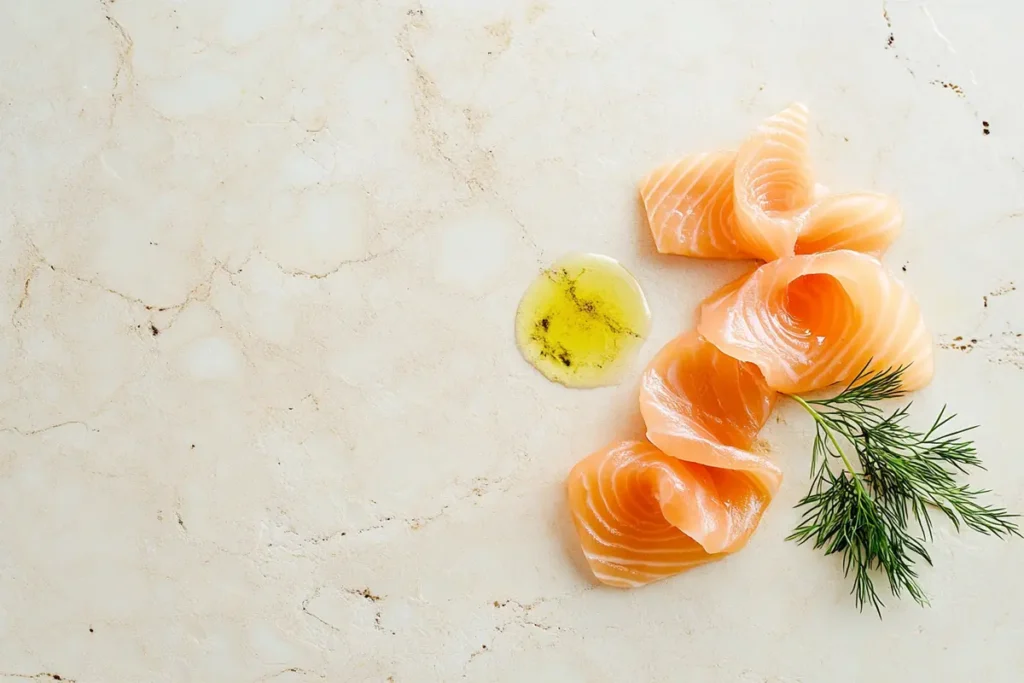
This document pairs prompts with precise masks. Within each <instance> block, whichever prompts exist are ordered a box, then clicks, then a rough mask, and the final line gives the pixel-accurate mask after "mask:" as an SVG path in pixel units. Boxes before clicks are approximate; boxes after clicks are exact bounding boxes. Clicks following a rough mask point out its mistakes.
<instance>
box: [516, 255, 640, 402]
mask: <svg viewBox="0 0 1024 683" xmlns="http://www.w3.org/2000/svg"><path fill="white" fill-rule="evenodd" d="M650 324H651V312H650V309H649V308H648V307H647V300H646V298H645V297H644V293H643V291H642V290H641V289H640V285H639V283H637V281H636V278H634V277H633V276H632V275H631V274H630V273H629V271H628V270H626V269H625V268H623V267H622V265H620V264H619V263H618V261H616V260H615V259H612V258H608V257H607V256H601V255H598V254H572V255H569V256H566V257H564V258H562V259H559V260H558V261H557V262H555V263H554V264H553V265H552V266H551V267H550V268H548V269H546V270H545V271H543V272H542V273H541V274H540V275H539V276H538V277H537V279H536V280H534V281H533V282H532V283H531V284H530V286H529V287H528V288H527V290H526V293H525V294H523V298H522V300H521V301H520V302H519V308H518V310H517V311H516V344H517V345H518V346H519V350H520V352H522V354H523V357H524V358H526V360H527V361H528V362H529V363H530V364H531V365H533V366H534V367H535V368H537V369H538V370H540V372H541V373H543V375H544V376H545V377H547V378H548V379H550V380H552V381H554V382H559V383H561V384H564V385H566V386H570V387H597V386H606V385H609V384H615V383H616V382H618V381H619V379H621V376H622V373H623V370H625V369H626V367H628V365H629V362H630V361H631V360H632V358H633V357H634V356H635V355H636V351H637V350H638V349H639V348H640V345H641V344H642V343H643V341H644V339H645V338H646V337H647V333H648V332H649V331H650Z"/></svg>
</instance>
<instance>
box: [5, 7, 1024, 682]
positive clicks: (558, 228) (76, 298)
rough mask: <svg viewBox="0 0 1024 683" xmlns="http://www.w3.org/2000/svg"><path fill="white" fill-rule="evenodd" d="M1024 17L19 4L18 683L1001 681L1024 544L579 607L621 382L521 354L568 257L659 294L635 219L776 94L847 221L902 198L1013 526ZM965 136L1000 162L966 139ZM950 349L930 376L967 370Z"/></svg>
mask: <svg viewBox="0 0 1024 683" xmlns="http://www.w3.org/2000/svg"><path fill="white" fill-rule="evenodd" d="M1021 25H1024V5H1022V4H1021V3H1019V2H1014V1H1013V0H988V1H984V2H982V1H980V0H979V1H977V2H973V3H968V2H955V1H952V0H949V1H945V2H942V1H939V0H935V1H933V2H927V3H925V2H914V1H907V2H898V1H897V0H888V3H887V4H886V3H885V2H881V1H879V2H855V1H853V0H844V1H843V2H838V1H836V2H821V1H820V0H802V1H798V0H774V1H773V2H740V1H739V0H720V1H718V2H695V1H694V2H679V1H678V0H657V1H651V2H631V3H616V2H588V1H585V0H564V1H561V2H554V1H553V0H532V1H531V0H502V1H500V2H499V1H497V0H492V1H490V2H482V1H477V0H423V1H422V2H421V3H417V2H416V0H349V1H344V2H343V1H340V0H291V1H290V2H289V0H47V1H46V2H43V1H42V0H36V1H35V2H28V1H24V0H0V278H2V282H3V289H2V292H3V293H2V296H0V325H2V329H3V334H2V335H0V370H2V377H3V381H2V383H0V682H3V683H7V682H8V681H12V682H16V681H25V680H36V681H47V680H56V679H58V677H59V678H60V679H61V680H64V681H75V682H76V683H149V682H153V683H155V682H165V681H166V682H173V683H188V682H196V683H206V682H214V681H215V682H217V683H234V682H238V683H257V682H258V681H273V682H275V683H316V682H319V681H331V682H337V681H345V682H347V681H359V682H362V681H379V682H380V683H384V682H385V681H390V682H393V683H410V682H412V683H417V682H420V681H423V682H429V681H459V680H467V681H508V682H515V681H531V682H548V681H550V682H557V683H570V682H576V681H580V682H588V683H589V682H605V681H607V682H612V681H625V680H629V681H688V682H696V683H700V682H705V681H715V682H717V681H727V682H730V683H731V682H742V683H761V682H771V683H794V682H797V681H800V682H804V683H817V682H820V681H825V682H829V683H839V682H845V681H866V680H872V681H900V682H905V681H931V680H941V681H989V682H997V681H1017V680H1020V678H1019V676H1020V671H1022V670H1024V654H1022V652H1024V650H1022V649H1021V647H1020V643H1021V640H1022V638H1024V620H1022V617H1021V609H1022V607H1024V587H1022V585H1024V584H1022V582H1021V580H1020V567H1021V566H1022V563H1024V542H1017V543H1001V542H997V541H992V540H988V539H985V538H979V537H974V536H957V535H955V534H954V533H953V532H952V531H951V530H949V529H947V528H946V527H945V526H943V527H942V528H941V529H940V530H939V532H938V536H939V539H938V542H937V544H936V546H935V564H936V566H935V567H934V568H933V569H928V570H926V571H924V572H923V575H922V581H923V583H924V585H925V587H926V588H927V590H928V591H929V593H930V595H931V596H932V601H933V605H932V606H931V607H930V608H928V609H922V608H919V607H917V606H915V605H913V604H912V603H906V602H904V603H891V605H890V609H889V610H888V611H887V613H886V616H885V619H884V620H883V621H881V622H880V621H879V620H878V619H877V618H875V617H874V616H871V615H868V614H863V615H862V614H859V613H857V612H856V611H855V610H854V608H853V604H852V599H851V598H850V597H849V596H848V595H847V591H848V584H847V582H846V581H845V580H843V578H842V576H841V574H840V571H839V567H838V563H837V562H836V561H832V560H826V559H823V558H822V557H821V556H819V554H818V553H816V552H814V551H812V550H810V549H809V548H801V547H796V546H794V545H793V544H790V543H786V542H784V540H783V539H784V537H785V535H786V534H787V532H788V530H789V529H790V528H791V527H792V526H793V524H794V522H795V520H796V513H795V512H794V511H793V509H792V505H793V503H794V502H795V501H796V500H797V499H798V498H799V497H800V495H801V494H802V492H803V490H804V488H805V486H806V483H807V459H808V455H809V438H810V434H811V426H810V425H809V424H808V422H807V420H806V419H805V418H804V416H803V415H801V414H800V412H799V408H798V407H794V406H792V405H788V406H783V408H782V409H781V410H780V412H779V413H778V415H779V419H778V420H777V421H776V420H773V421H772V422H771V424H770V425H769V426H768V428H767V430H766V432H765V434H764V438H765V439H766V440H767V441H768V442H769V443H770V444H771V447H772V450H773V452H774V454H775V456H776V458H777V461H778V462H779V463H780V465H781V466H782V467H783V468H784V470H785V472H786V475H787V479H786V482H785V484H784V487H783V489H782V491H781V493H780V495H779V497H778V499H777V501H776V502H775V503H774V504H773V506H772V508H771V510H770V512H769V514H768V515H767V517H766V519H765V522H764V524H763V525H762V528H761V529H760V531H759V532H758V534H757V535H756V537H755V538H754V540H753V541H752V543H751V544H750V545H749V546H748V548H747V549H746V550H744V551H743V552H742V553H740V554H738V555H736V556H733V557H731V558H730V559H728V560H727V561H725V562H722V563H719V564H717V565H713V566H708V567H704V568H700V569H698V570H695V571H693V572H691V573H689V574H686V575H684V576H680V577H676V578H675V579H672V580H668V581H664V582H662V583H660V584H657V585H653V586H650V587H647V588H645V589H642V590H637V591H632V592H623V591H618V590H611V589H602V588H596V587H595V586H594V585H593V584H592V582H591V580H590V578H589V576H588V574H587V572H586V570H585V568H584V566H583V565H582V564H581V559H580V557H579V552H578V549H577V546H576V543H575V539H574V535H573V532H572V529H571V525H570V522H569V519H568V516H567V514H566V508H565V501H564V497H563V481H564V477H565V475H566V473H567V471H568V469H569V467H570V466H571V465H572V464H573V463H574V462H576V460H578V459H579V458H581V457H583V456H584V455H586V454H587V453H589V452H590V451H591V450H593V449H595V448H597V447H599V446H601V445H603V444H604V443H605V442H607V441H609V440H611V439H612V438H614V437H615V436H617V435H619V434H621V433H622V432H623V431H624V430H627V429H629V428H630V427H631V426H632V423H633V420H634V415H635V413H634V411H633V405H634V404H633V399H634V395H635V386H633V384H632V383H631V382H626V383H625V384H623V385H622V386H619V387H614V388H608V389H601V390H593V391H571V390H567V389H564V388H561V387H559V386H556V385H553V384H550V383H548V382H547V381H545V380H544V379H543V378H542V377H541V376H540V375H539V374H538V373H537V372H536V371H534V370H533V369H532V368H530V367H529V366H527V365H526V364H525V363H524V362H523V361H522V359H521V358H520V357H519V355H518V353H517V351H516V349H515V348H514V346H513V343H512V321H513V313H514V309H515V305H516V302H517V300H518V298H519V296H520V294H521V293H522V291H523V289H524V287H525V286H526V284H527V283H528V282H529V281H530V280H531V279H532V278H533V277H534V276H535V274H536V273H537V272H538V268H540V267H541V266H542V265H544V264H546V263H549V262H550V261H552V260H553V259H555V258H556V257H558V256H560V255H561V254H563V253H565V252H568V251H578V250H585V251H595V252H600V253H604V254H608V255H610V256H613V257H615V258H618V259H620V260H621V261H622V262H623V263H624V264H626V265H627V267H629V268H630V269H631V270H632V271H633V272H634V273H635V274H636V275H637V277H638V279H639V280H640V282H641V284H642V285H643V287H644V288H645V290H646V292H647V294H648V297H649V299H650V303H651V308H652V311H653V315H654V328H653V333H652V335H651V337H650V339H649V340H648V342H647V344H646V345H645V347H644V349H643V351H642V352H641V356H642V359H646V358H649V357H650V356H651V354H653V352H654V351H655V350H656V349H657V348H658V347H659V346H660V344H661V343H662V342H664V341H665V340H667V339H669V338H670V337H671V336H673V335H674V334H675V333H676V332H677V331H679V330H680V329H682V328H683V327H684V326H688V325H689V324H690V323H691V311H692V309H693V306H694V304H695V303H696V302H697V301H698V300H699V299H700V298H701V297H702V296H703V295H705V294H707V293H708V292H709V291H711V289H712V288H714V287H715V286H716V285H718V284H720V283H722V282H724V281H726V280H727V279H728V278H729V277H730V276H732V275H733V274H734V273H736V272H737V270H738V269H739V268H740V266H738V265H736V264H732V265H729V264H720V263H702V262H696V261H689V260H685V259H678V258H668V257H659V256H657V255H655V254H654V253H653V248H652V246H651V243H650V239H649V237H648V236H647V235H646V234H645V233H644V231H643V229H642V227H641V221H640V214H639V210H638V206H637V204H638V202H637V197H636V189H635V188H636V183H637V181H638V179H639V178H640V177H641V176H642V175H643V174H644V173H645V172H646V171H647V170H648V169H649V168H650V167H651V166H652V165H653V164H656V163H659V162H662V161H665V160H667V159H669V158H671V157H673V156H676V155H677V154H681V153H684V152H690V151H695V150H702V149H708V148H713V147H719V146H726V145H730V144H734V143H735V141H736V140H738V139H739V138H740V137H741V136H742V135H743V134H744V133H745V132H746V131H747V130H749V128H750V126H752V125H753V124H754V123H755V122H756V121H757V120H758V119H760V118H762V117H764V116H766V115H768V114H771V113H773V112H774V111H775V110H776V109H778V108H781V107H782V106H784V105H785V104H787V103H788V102H790V101H791V100H802V101H805V102H806V103H807V104H808V105H809V106H810V107H811V111H812V116H813V117H814V121H815V128H814V137H813V145H814V154H815V157H816V160H817V162H818V165H819V168H820V172H821V176H822V179H823V181H824V182H826V183H827V184H829V185H830V186H832V187H833V188H835V189H837V190H853V189H864V188H871V189H876V190H880V191H886V192H892V193H895V194H896V195H898V196H899V197H900V198H901V200H902V201H903V203H904V207H905V210H906V214H907V218H908V224H907V229H906V233H905V235H904V236H903V237H902V238H901V239H900V240H899V242H898V243H897V245H896V246H895V247H894V248H893V249H892V251H891V252H890V253H889V254H888V255H887V257H886V261H887V263H888V265H889V266H890V267H891V268H892V269H894V270H896V271H898V274H899V275H900V276H901V277H903V278H904V279H905V280H906V281H907V282H909V283H910V285H911V287H912V288H913V289H914V291H915V292H916V293H917V295H918V297H919V299H920V301H921V305H922V307H923V309H924V313H925V316H926V318H927V320H928V322H929V324H930V327H931V329H932V330H934V332H935V334H936V337H937V340H938V343H939V346H940V348H939V351H938V358H937V375H936V378H935V381H934V383H933V384H932V386H931V387H929V388H928V389H927V390H925V391H923V392H921V393H920V395H919V396H918V397H917V401H918V402H919V404H920V405H921V406H922V407H921V412H922V413H923V412H924V411H928V412H931V411H932V410H937V408H938V406H939V405H941V404H942V403H943V402H945V401H949V402H950V403H951V404H952V406H953V407H955V409H956V410H958V411H960V412H961V413H962V414H963V416H964V419H965V420H969V421H972V422H979V423H981V424H982V425H983V428H982V429H981V430H980V431H979V432H978V433H977V440H978V443H979V447H980V450H981V452H982V454H983V456H984V457H985V460H986V462H987V464H988V467H989V469H988V471H987V472H984V473H981V474H980V475H978V476H977V477H976V480H977V482H978V483H980V484H983V485H991V486H992V487H994V488H996V489H997V491H998V493H999V498H998V500H999V501H1000V502H1002V503H1003V504H1005V505H1007V506H1009V507H1012V508H1016V509H1017V510H1024V459H1022V457H1021V453H1020V446H1019V441H1020V426H1021V417H1020V409H1021V406H1022V405H1024V343H1022V340H1021V337H1020V334H1021V333H1022V332H1024V291H1017V290H1015V287H1018V286H1020V287H1021V290H1024V281H1022V279H1024V274H1022V272H1021V253H1022V250H1024V124H1022V121H1024V93H1022V91H1021V88H1020V65H1021V64H1022V63H1024V42H1022V41H1020V40H1019V35H1018V34H1019V31H1018V28H1019V27H1020V26H1021ZM983 121H987V122H988V123H989V126H990V133H991V134H989V135H985V134H983V124H982V122H983ZM956 337H963V338H964V340H965V342H964V343H960V342H957V343H955V344H954V343H953V341H952V340H953V339H954V338H956ZM954 345H955V346H962V347H965V348H953V346H954Z"/></svg>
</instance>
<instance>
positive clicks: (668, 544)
mask: <svg viewBox="0 0 1024 683" xmlns="http://www.w3.org/2000/svg"><path fill="white" fill-rule="evenodd" d="M702 476H703V473H702V472H700V471H699V470H697V471H695V470H694V469H692V466H691V465H690V464H689V463H686V462H684V461H682V460H679V459H677V458H673V457H672V456H670V455H666V454H665V453H662V452H661V451H660V450H658V449H657V448H655V447H654V446H653V445H651V444H650V443H648V442H646V441H622V442H620V443H615V444H612V445H610V446H608V447H606V448H603V449H601V450H599V451H597V452H595V453H592V454H591V455H589V456H587V457H586V458H584V459H583V460H581V461H580V462H579V463H577V464H576V466H575V467H573V468H572V471H571V472H570V473H569V481H568V487H569V507H570V509H571V511H572V519H573V523H574V524H575V526H576V532H577V534H578V535H579V538H580V544H581V545H582V547H583V554H584V556H585V557H586V559H587V563H588V564H589V565H590V569H591V571H592V572H593V573H594V576H595V577H596V578H597V579H598V581H601V582H602V583H605V584H607V585H609V586H616V587H620V588H633V587H636V586H642V585H644V584H647V583H651V582H652V581H657V580H659V579H664V578H667V577H669V576H672V575H674V574H678V573H680V572H682V571H685V570H687V569H690V568H692V567H696V566H697V565H701V564H704V563H706V562H711V561H713V560H716V559H718V558H719V557H722V555H717V556H716V555H713V554H711V553H708V552H707V551H706V550H705V549H704V547H703V546H701V544H700V543H698V542H697V541H695V540H694V539H693V537H691V536H689V535H688V534H687V533H686V531H684V529H688V530H690V531H694V532H695V531H697V530H698V529H697V528H696V527H695V524H696V523H697V521H698V520H700V519H703V518H705V517H712V516H720V514H721V512H720V510H719V505H718V504H717V501H710V502H711V506H710V507H711V509H707V510H706V509H704V508H705V506H706V505H707V504H708V502H709V501H708V500H707V498H708V493H709V491H710V490H711V488H712V484H711V482H709V481H707V480H706V478H702ZM688 522H690V523H688ZM680 523H681V525H682V528H680V526H679V524H680Z"/></svg>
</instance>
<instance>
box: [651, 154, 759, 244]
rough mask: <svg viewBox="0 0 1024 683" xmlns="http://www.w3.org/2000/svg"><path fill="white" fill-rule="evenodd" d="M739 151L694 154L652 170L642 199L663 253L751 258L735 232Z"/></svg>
mask: <svg viewBox="0 0 1024 683" xmlns="http://www.w3.org/2000/svg"><path fill="white" fill-rule="evenodd" d="M735 167H736V153H735V152H711V153H704V154H691V155H689V156H685V157H683V158H682V159H680V160H679V161H675V162H673V163H670V164H665V165H664V166H661V167H659V168H656V169H655V170H654V171H652V172H651V173H650V174H649V175H648V176H647V177H646V178H644V180H643V181H642V182H641V184H640V197H641V198H642V199H643V202H644V208H645V209H646V211H647V222H648V224H649V225H650V228H651V235H652V236H653V237H654V244H655V246H656V247H657V249H658V251H659V252H660V253H662V254H679V255H681V256H695V257H699V258H717V259H748V258H750V254H748V253H747V252H745V251H743V250H742V249H740V248H739V247H738V246H737V245H736V242H735V238H734V235H733V233H734V232H735V226H736V215H735V210H734V208H733V174H734V170H735Z"/></svg>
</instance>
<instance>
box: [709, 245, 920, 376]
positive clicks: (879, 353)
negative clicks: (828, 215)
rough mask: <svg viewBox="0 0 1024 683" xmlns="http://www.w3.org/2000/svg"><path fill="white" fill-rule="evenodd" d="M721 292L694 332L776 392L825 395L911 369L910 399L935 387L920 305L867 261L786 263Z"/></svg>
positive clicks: (831, 256)
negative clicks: (869, 376)
mask: <svg viewBox="0 0 1024 683" xmlns="http://www.w3.org/2000/svg"><path fill="white" fill-rule="evenodd" d="M727 288H728V291H727V292H725V293H724V294H723V293H716V294H713V295H712V296H711V297H709V298H708V299H707V300H706V301H705V302H704V304H703V305H702V306H701V311H700V322H699V323H698V326H697V329H698V331H699V332H700V333H701V335H703V336H704V337H705V338H706V339H707V340H708V341H709V342H711V343H712V344H714V345H715V346H716V347H718V349H720V350H721V351H722V352H724V353H726V354H728V355H729V356H732V357H734V358H736V359H738V360H741V361H744V362H747V363H753V364H755V365H757V367H758V368H759V369H760V370H761V373H762V374H763V375H764V378H765V381H766V382H767V384H768V386H770V387H771V388H773V389H775V390H776V391H779V392H784V393H787V394H800V393H805V392H809V391H814V390H817V389H823V388H825V387H828V386H831V385H833V384H836V383H846V382H850V381H851V380H853V379H854V378H855V377H856V375H857V374H858V373H859V372H860V371H861V370H862V369H865V368H867V369H868V370H869V371H877V370H884V369H887V368H891V367H897V366H909V367H908V369H907V370H906V372H905V373H904V375H903V388H904V389H905V390H907V391H912V390H914V389H918V388H920V387H922V386H924V385H925V384H927V383H928V382H929V381H930V380H931V377H932V373H933V370H934V357H933V349H932V340H931V336H930V335H929V333H928V331H927V329H926V328H925V325H924V319H923V317H922V316H921V311H920V308H919V307H918V304H917V301H916V300H915V299H914V297H913V296H912V295H911V294H910V292H909V291H908V290H907V289H906V288H905V287H904V286H903V284H902V283H901V282H900V281H899V280H897V279H896V278H895V277H893V276H892V275H890V274H889V273H888V272H887V271H886V270H885V269H884V268H883V267H882V264H881V263H879V261H878V260H877V259H875V258H873V257H871V256H868V255H866V254H861V253H859V252H855V251H849V250H838V251H830V252H824V253H819V254H809V255H798V256H790V257H788V258H781V259H778V260H775V261H771V262H769V263H766V264H764V265H762V266H761V267H760V268H758V269H757V270H755V271H754V272H753V273H750V274H749V275H747V276H745V279H743V280H742V282H738V281H737V282H733V283H730V284H729V285H727Z"/></svg>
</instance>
